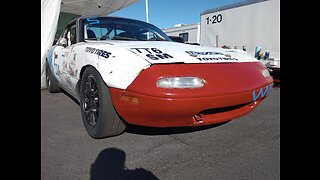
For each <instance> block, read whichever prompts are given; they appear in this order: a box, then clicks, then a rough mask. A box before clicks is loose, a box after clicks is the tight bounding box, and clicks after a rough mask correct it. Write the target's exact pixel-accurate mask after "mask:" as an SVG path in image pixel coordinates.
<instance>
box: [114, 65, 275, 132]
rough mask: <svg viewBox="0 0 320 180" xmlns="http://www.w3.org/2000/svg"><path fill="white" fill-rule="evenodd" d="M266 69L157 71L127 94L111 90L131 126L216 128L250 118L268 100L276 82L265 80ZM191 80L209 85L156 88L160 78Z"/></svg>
mask: <svg viewBox="0 0 320 180" xmlns="http://www.w3.org/2000/svg"><path fill="white" fill-rule="evenodd" d="M264 68H265V67H263V65H261V63H233V64H192V65H190V64H189V65H186V64H170V65H169V64H167V65H153V66H151V67H150V68H148V69H146V70H144V71H142V72H141V73H140V75H139V76H138V77H137V78H136V79H135V80H134V82H133V83H132V84H131V85H130V86H129V87H128V88H127V89H126V90H120V89H116V88H110V93H111V97H112V101H113V105H114V107H115V109H116V110H117V112H118V114H119V115H120V116H121V117H122V118H123V119H124V120H125V121H127V122H128V123H130V124H135V125H142V126H150V127H182V126H198V125H208V124H215V123H220V122H225V121H230V120H232V119H234V118H238V117H240V116H243V115H245V114H247V113H249V112H250V111H252V110H253V109H254V108H255V107H256V106H257V105H258V104H259V103H260V102H261V101H262V100H263V99H264V98H265V97H266V96H267V95H268V94H269V91H270V89H269V85H270V84H271V83H272V78H265V77H263V75H262V73H261V70H262V69H264ZM190 75H193V76H196V77H199V78H202V79H204V80H205V81H206V84H205V86H204V87H203V88H197V89H163V88H159V87H156V81H157V80H158V79H159V78H161V77H164V76H167V77H169V76H190ZM240 76H241V77H240ZM271 87H272V86H270V88H271ZM267 91H268V92H267ZM253 94H254V96H253ZM123 97H125V98H123Z"/></svg>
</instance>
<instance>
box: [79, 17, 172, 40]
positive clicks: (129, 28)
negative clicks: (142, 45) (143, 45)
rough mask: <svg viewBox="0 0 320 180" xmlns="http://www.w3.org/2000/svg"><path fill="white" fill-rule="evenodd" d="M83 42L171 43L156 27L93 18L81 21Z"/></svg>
mask: <svg viewBox="0 0 320 180" xmlns="http://www.w3.org/2000/svg"><path fill="white" fill-rule="evenodd" d="M83 26H84V28H83V30H84V40H125V41H172V40H171V39H170V38H169V37H168V36H167V35H166V34H165V33H164V32H162V31H161V30H160V29H159V28H157V27H156V26H154V25H152V24H149V23H145V22H142V21H138V20H132V19H125V18H113V17H93V18H84V19H83Z"/></svg>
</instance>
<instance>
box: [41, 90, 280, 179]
mask: <svg viewBox="0 0 320 180" xmlns="http://www.w3.org/2000/svg"><path fill="white" fill-rule="evenodd" d="M41 179H42V180H51V179H52V180H69V179H70V180H79V179H81V180H83V179H92V180H96V179H99V180H100V179H101V180H102V179H164V180H171V179H172V180H173V179H174V180H177V179H187V180H189V179H190V180H196V179H201V180H205V179H210V180H212V179H214V180H216V179H223V180H224V179H235V180H241V179H245V180H248V179H249V180H250V179H259V180H263V179H267V180H273V179H280V88H274V89H273V91H272V92H271V94H270V95H269V96H268V97H267V98H266V99H265V100H264V101H263V102H262V103H261V104H260V105H259V106H258V107H257V108H256V109H254V110H253V111H252V112H251V113H249V114H247V115H245V116H243V117H241V118H237V119H235V120H233V121H230V122H228V123H225V124H220V125H216V126H209V127H205V128H168V129H157V128H144V127H136V126H131V127H129V128H128V129H127V130H126V132H125V133H123V134H122V135H120V136H116V137H111V138H107V139H100V140H96V139H92V138H91V137H90V136H89V135H88V134H87V133H86V131H85V128H84V126H83V124H82V120H81V115H80V107H79V105H78V104H77V103H76V102H74V101H73V100H72V99H71V98H70V97H68V96H67V95H66V94H65V93H56V94H50V93H48V91H47V90H42V91H41Z"/></svg>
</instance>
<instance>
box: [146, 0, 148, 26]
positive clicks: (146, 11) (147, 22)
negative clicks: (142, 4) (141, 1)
mask: <svg viewBox="0 0 320 180" xmlns="http://www.w3.org/2000/svg"><path fill="white" fill-rule="evenodd" d="M146 19H147V23H148V22H149V10H148V0H146Z"/></svg>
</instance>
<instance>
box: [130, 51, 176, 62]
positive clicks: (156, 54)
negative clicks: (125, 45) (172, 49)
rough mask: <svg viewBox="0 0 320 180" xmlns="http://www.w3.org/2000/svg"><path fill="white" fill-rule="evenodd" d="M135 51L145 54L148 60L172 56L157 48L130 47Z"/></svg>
mask: <svg viewBox="0 0 320 180" xmlns="http://www.w3.org/2000/svg"><path fill="white" fill-rule="evenodd" d="M131 49H132V50H133V51H134V52H135V53H138V54H145V56H146V57H147V58H149V59H150V60H162V59H169V58H173V56H171V55H169V54H168V53H164V52H163V51H161V50H159V49H157V48H131Z"/></svg>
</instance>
